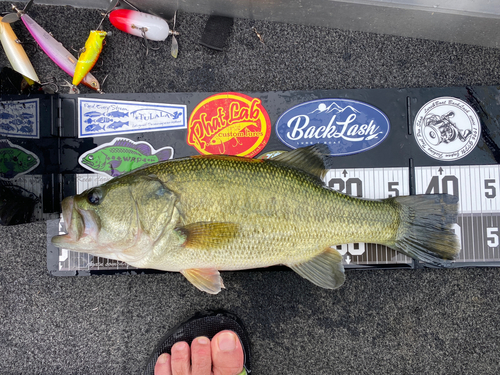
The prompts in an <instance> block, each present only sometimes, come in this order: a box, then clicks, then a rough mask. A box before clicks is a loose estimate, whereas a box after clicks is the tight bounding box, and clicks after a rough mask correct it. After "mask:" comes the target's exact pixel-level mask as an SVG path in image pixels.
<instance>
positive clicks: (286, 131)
mask: <svg viewBox="0 0 500 375" xmlns="http://www.w3.org/2000/svg"><path fill="white" fill-rule="evenodd" d="M389 130H390V123H389V119H388V118H387V116H386V115H385V114H384V113H383V112H382V111H380V110H379V109H377V108H375V107H373V106H371V105H369V104H367V103H363V102H358V101H356V100H348V99H320V100H313V101H310V102H306V103H302V104H299V105H297V106H295V107H293V108H291V109H289V110H288V111H286V112H285V113H283V114H282V115H281V117H280V118H279V119H278V121H277V122H276V133H277V134H278V137H279V138H280V139H281V141H282V142H283V143H284V144H286V145H287V146H289V147H291V148H300V147H305V146H310V145H314V144H317V143H324V144H326V145H327V146H328V148H329V149H330V155H334V156H341V155H352V154H357V153H359V152H362V151H366V150H369V149H371V148H373V147H375V146H377V145H378V144H380V143H381V142H382V141H383V140H384V139H385V138H386V137H387V135H388V134H389Z"/></svg>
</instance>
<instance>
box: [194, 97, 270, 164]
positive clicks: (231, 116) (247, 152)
mask: <svg viewBox="0 0 500 375" xmlns="http://www.w3.org/2000/svg"><path fill="white" fill-rule="evenodd" d="M270 135H271V121H270V120H269V115H268V114H267V112H266V110H265V109H264V107H263V106H262V103H261V100H260V99H259V98H252V97H250V96H247V95H244V94H239V93H234V92H226V93H221V94H216V95H212V96H210V97H208V98H207V99H205V100H203V101H202V102H201V103H200V104H198V106H197V107H196V108H195V109H194V111H193V113H192V114H191V117H190V118H189V124H188V135H187V143H188V144H189V145H191V146H193V147H194V148H196V150H198V152H199V153H200V154H204V155H213V154H222V155H236V156H246V157H253V156H255V155H257V154H258V153H259V152H260V151H261V150H262V149H263V148H264V147H265V146H266V144H267V142H268V140H269V136H270Z"/></svg>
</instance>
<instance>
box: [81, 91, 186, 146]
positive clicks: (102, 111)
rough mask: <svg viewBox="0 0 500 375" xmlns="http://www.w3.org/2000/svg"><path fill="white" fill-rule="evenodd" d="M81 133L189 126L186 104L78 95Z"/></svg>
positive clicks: (96, 135) (85, 135) (88, 135)
mask: <svg viewBox="0 0 500 375" xmlns="http://www.w3.org/2000/svg"><path fill="white" fill-rule="evenodd" d="M78 109H79V116H78V136H79V137H80V138H85V137H100V136H107V135H116V134H123V133H144V132H153V131H159V130H174V129H186V127H187V114H186V112H187V106H186V105H181V104H162V103H145V102H127V101H121V100H102V99H84V98H78Z"/></svg>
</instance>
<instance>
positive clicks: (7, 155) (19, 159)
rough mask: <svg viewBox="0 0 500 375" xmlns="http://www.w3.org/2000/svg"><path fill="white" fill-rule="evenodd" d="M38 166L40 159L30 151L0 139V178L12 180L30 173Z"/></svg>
mask: <svg viewBox="0 0 500 375" xmlns="http://www.w3.org/2000/svg"><path fill="white" fill-rule="evenodd" d="M38 164H40V159H38V157H37V156H36V155H35V154H34V153H32V152H31V151H28V150H26V149H25V148H22V147H21V146H17V145H14V144H12V143H11V142H10V141H8V140H7V139H0V178H3V179H12V178H14V177H16V176H18V175H21V174H25V173H28V172H31V171H32V170H33V169H35V168H36V167H37V166H38Z"/></svg>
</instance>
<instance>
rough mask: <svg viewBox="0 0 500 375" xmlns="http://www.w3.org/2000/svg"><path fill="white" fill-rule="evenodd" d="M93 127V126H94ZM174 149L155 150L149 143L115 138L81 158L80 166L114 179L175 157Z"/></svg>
mask: <svg viewBox="0 0 500 375" xmlns="http://www.w3.org/2000/svg"><path fill="white" fill-rule="evenodd" d="M92 126H93V125H92ZM173 155H174V150H173V148H172V147H168V146H167V147H163V148H161V149H159V150H155V149H154V148H153V147H152V146H151V145H150V144H149V143H147V142H134V141H132V140H130V139H126V138H115V139H113V141H112V142H110V143H105V144H103V145H101V146H99V147H97V148H94V149H92V150H90V151H87V152H85V153H84V154H83V155H81V156H80V158H79V160H78V161H79V162H80V165H81V166H82V167H84V168H86V169H88V170H90V171H92V172H95V173H100V174H104V175H108V176H112V177H117V176H121V175H122V174H125V173H127V172H130V171H133V170H135V169H137V168H140V167H144V166H146V165H150V164H155V163H158V162H160V161H165V160H169V159H171V158H172V157H173Z"/></svg>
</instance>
